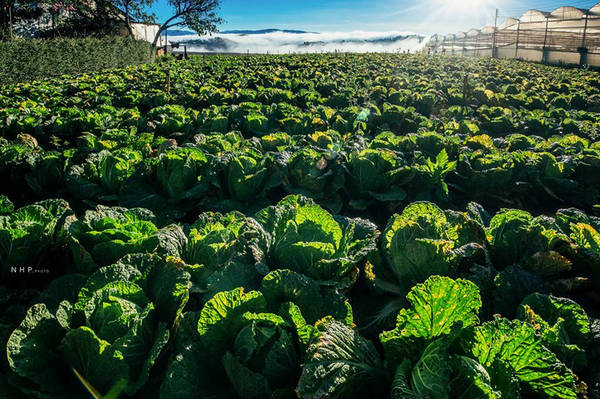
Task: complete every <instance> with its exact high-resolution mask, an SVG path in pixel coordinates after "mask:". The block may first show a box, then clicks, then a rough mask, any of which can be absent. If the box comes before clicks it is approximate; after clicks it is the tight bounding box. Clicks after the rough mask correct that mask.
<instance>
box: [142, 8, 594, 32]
mask: <svg viewBox="0 0 600 399" xmlns="http://www.w3.org/2000/svg"><path fill="white" fill-rule="evenodd" d="M155 1H156V3H155V4H154V6H153V11H154V12H155V13H156V15H157V16H158V20H159V22H160V21H164V20H165V19H166V18H167V17H168V16H169V12H170V10H169V7H168V4H167V0H155ZM598 1H600V0H598ZM595 2H596V1H585V0H571V1H569V0H563V1H554V0H531V1H518V0H421V1H414V0H413V1H408V0H329V1H324V0H320V1H319V0H301V1H298V0H254V1H252V0H251V1H248V0H222V6H221V9H220V11H219V15H220V16H221V17H222V18H223V19H224V20H225V21H226V22H225V23H224V24H223V25H221V26H220V27H219V28H220V30H232V29H264V28H280V29H302V30H310V31H318V32H342V31H353V30H363V31H391V30H394V31H411V32H417V33H425V34H431V33H449V32H456V31H459V30H467V29H470V28H477V27H481V26H484V25H487V24H491V25H493V23H494V12H495V9H496V8H499V10H500V18H499V23H500V22H501V21H502V20H503V18H505V17H507V16H514V17H518V16H520V15H521V14H522V13H523V12H524V11H526V10H527V9H530V8H537V9H542V10H547V11H551V10H552V9H554V8H556V7H559V6H563V5H573V6H576V7H581V8H589V7H591V6H593V5H594V4H595Z"/></svg>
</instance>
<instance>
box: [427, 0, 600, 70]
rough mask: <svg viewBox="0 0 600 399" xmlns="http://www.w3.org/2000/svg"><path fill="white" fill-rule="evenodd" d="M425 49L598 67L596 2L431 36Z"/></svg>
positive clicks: (532, 12)
mask: <svg viewBox="0 0 600 399" xmlns="http://www.w3.org/2000/svg"><path fill="white" fill-rule="evenodd" d="M429 51H431V52H437V53H444V54H463V55H472V56H494V57H498V58H518V59H524V60H528V61H538V62H549V63H564V64H580V65H585V64H588V65H595V66H598V65H600V3H598V4H596V5H595V6H593V7H592V8H590V9H589V10H588V9H581V8H576V7H571V6H563V7H558V8H556V9H555V10H553V11H542V10H528V11H526V12H525V13H524V14H523V15H521V16H520V17H519V18H507V19H506V20H504V21H502V22H501V23H499V24H498V25H497V27H494V26H485V27H483V28H481V29H471V30H469V31H468V32H466V33H465V32H460V33H457V34H449V35H445V36H435V37H433V38H432V40H431V43H430V47H429Z"/></svg>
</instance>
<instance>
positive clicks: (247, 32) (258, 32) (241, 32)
mask: <svg viewBox="0 0 600 399" xmlns="http://www.w3.org/2000/svg"><path fill="white" fill-rule="evenodd" d="M167 32H169V36H189V35H196V33H195V32H192V31H189V30H177V29H168V30H167ZM219 33H224V34H226V35H227V34H229V35H264V34H265V33H290V34H298V35H300V34H303V33H316V32H307V31H304V30H293V29H260V30H224V31H221V32H219ZM164 35H165V34H164V33H163V36H164Z"/></svg>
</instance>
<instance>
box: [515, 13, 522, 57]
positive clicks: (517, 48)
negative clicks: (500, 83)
mask: <svg viewBox="0 0 600 399" xmlns="http://www.w3.org/2000/svg"><path fill="white" fill-rule="evenodd" d="M520 35H521V20H519V22H518V23H517V42H516V43H515V58H519V38H520V37H519V36H520Z"/></svg>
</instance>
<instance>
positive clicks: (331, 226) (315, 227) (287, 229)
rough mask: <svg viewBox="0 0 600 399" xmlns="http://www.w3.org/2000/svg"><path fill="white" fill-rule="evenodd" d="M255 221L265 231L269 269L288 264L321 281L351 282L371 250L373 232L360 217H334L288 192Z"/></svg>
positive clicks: (373, 243) (373, 237)
mask: <svg viewBox="0 0 600 399" xmlns="http://www.w3.org/2000/svg"><path fill="white" fill-rule="evenodd" d="M256 219H257V220H258V222H259V223H261V224H262V225H263V226H264V228H265V230H266V231H267V232H268V233H269V235H270V238H269V250H268V253H269V257H268V263H269V265H270V266H271V268H287V269H290V270H293V271H295V272H298V273H302V274H305V275H306V276H308V277H311V278H313V279H315V280H317V281H319V282H321V283H324V284H330V285H333V284H337V285H348V284H350V283H352V282H353V279H354V278H355V276H354V275H353V273H355V272H356V264H357V263H358V262H359V261H360V260H362V259H363V258H364V257H365V256H366V255H367V254H368V253H369V252H371V251H372V250H373V249H374V246H375V239H376V237H377V231H376V228H375V226H374V225H372V224H370V223H368V222H366V221H363V220H360V219H336V218H334V217H333V216H332V215H331V214H329V213H328V212H327V211H325V210H324V209H323V208H321V207H320V206H318V205H316V204H315V203H314V202H313V201H312V200H310V199H307V198H305V197H302V196H295V195H292V196H288V197H286V198H284V199H283V200H282V201H280V202H279V204H277V205H276V206H271V207H268V208H265V209H263V210H261V211H260V212H258V213H257V214H256Z"/></svg>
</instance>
